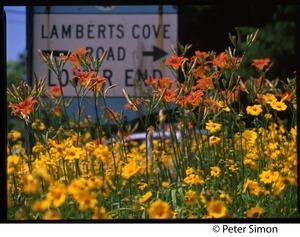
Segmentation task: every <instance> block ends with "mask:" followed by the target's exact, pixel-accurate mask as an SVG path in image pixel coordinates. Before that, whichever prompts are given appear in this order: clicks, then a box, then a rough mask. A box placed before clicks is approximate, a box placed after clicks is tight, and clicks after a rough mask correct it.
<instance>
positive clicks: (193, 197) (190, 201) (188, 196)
mask: <svg viewBox="0 0 300 237" xmlns="http://www.w3.org/2000/svg"><path fill="white" fill-rule="evenodd" d="M184 199H185V203H186V204H187V205H195V204H197V202H198V201H197V193H196V191H193V190H189V191H187V192H186V193H185V196H184Z"/></svg>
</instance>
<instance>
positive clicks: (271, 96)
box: [262, 93, 276, 104]
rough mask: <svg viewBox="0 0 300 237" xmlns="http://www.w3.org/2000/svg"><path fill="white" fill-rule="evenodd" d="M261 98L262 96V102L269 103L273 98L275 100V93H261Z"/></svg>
mask: <svg viewBox="0 0 300 237" xmlns="http://www.w3.org/2000/svg"><path fill="white" fill-rule="evenodd" d="M262 98H263V100H264V102H265V103H266V104H271V102H272V101H273V100H276V97H275V95H273V94H270V93H267V94H265V95H263V96H262Z"/></svg>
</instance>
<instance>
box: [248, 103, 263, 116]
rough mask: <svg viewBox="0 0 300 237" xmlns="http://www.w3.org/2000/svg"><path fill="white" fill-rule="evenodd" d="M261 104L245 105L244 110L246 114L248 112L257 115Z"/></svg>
mask: <svg viewBox="0 0 300 237" xmlns="http://www.w3.org/2000/svg"><path fill="white" fill-rule="evenodd" d="M262 111H263V110H262V107H261V105H253V106H247V108H246V112H247V114H250V115H252V116H258V115H260V113H261V112H262Z"/></svg>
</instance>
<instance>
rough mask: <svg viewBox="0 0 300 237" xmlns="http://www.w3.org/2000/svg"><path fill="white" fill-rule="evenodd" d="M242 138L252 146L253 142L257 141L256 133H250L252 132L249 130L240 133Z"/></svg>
mask: <svg viewBox="0 0 300 237" xmlns="http://www.w3.org/2000/svg"><path fill="white" fill-rule="evenodd" d="M242 136H243V138H245V139H246V141H247V142H248V143H251V144H254V143H255V140H256V139H257V133H256V132H254V131H252V130H249V129H246V130H245V131H244V132H243V133H242Z"/></svg>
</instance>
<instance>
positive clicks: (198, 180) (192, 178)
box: [183, 174, 204, 185]
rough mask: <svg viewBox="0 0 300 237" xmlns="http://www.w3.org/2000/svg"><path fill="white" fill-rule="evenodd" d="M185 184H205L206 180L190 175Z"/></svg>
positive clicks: (185, 179)
mask: <svg viewBox="0 0 300 237" xmlns="http://www.w3.org/2000/svg"><path fill="white" fill-rule="evenodd" d="M183 182H184V183H185V184H193V185H196V184H200V185H202V184H204V180H203V179H202V178H201V177H200V176H199V175H197V174H190V175H189V176H187V177H185V178H184V180H183Z"/></svg>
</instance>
